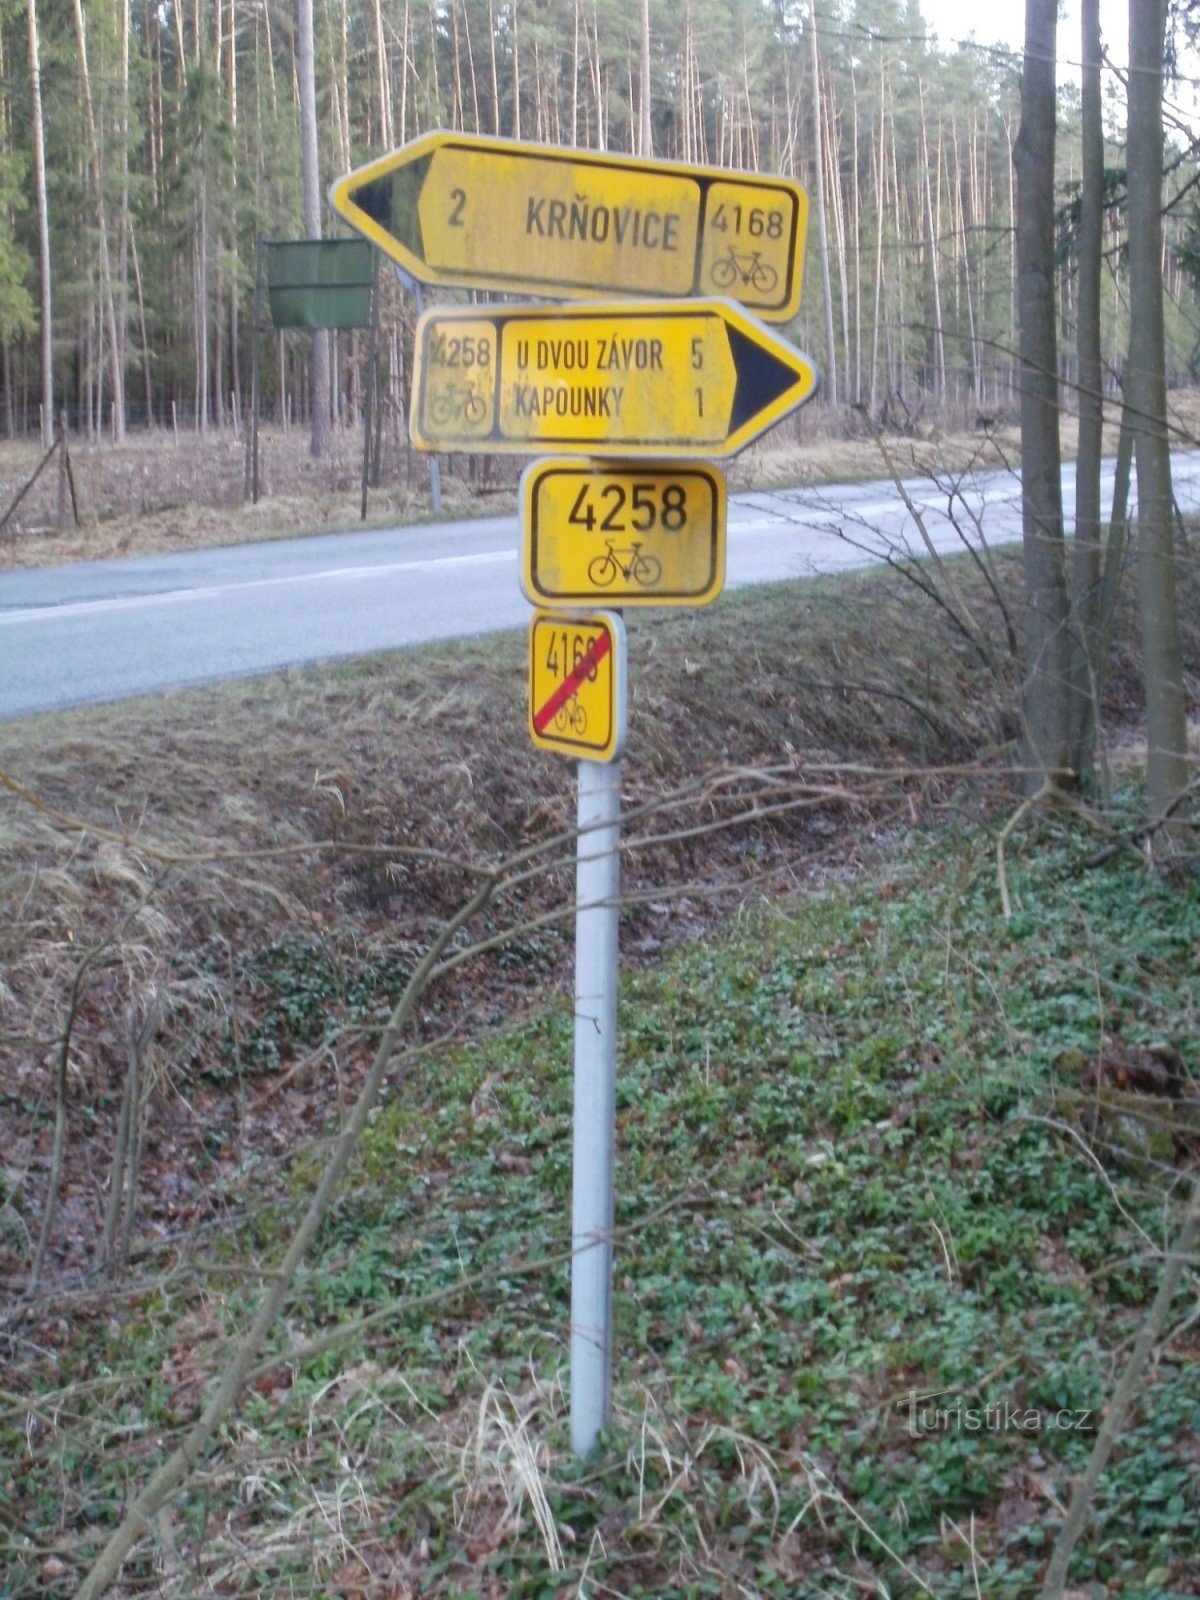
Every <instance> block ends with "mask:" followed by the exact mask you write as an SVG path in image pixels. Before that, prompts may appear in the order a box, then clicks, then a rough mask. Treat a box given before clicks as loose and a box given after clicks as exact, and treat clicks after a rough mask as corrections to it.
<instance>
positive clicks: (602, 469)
mask: <svg viewBox="0 0 1200 1600" xmlns="http://www.w3.org/2000/svg"><path fill="white" fill-rule="evenodd" d="M726 506H727V498H726V491H725V478H724V475H723V474H722V473H720V472H718V471H717V469H716V468H715V467H687V466H681V465H657V464H655V465H653V466H648V467H647V468H646V470H645V471H642V472H639V471H637V470H636V469H635V468H631V467H607V466H603V465H601V464H599V463H597V462H595V461H558V460H553V459H551V460H547V461H537V462H535V463H534V464H533V466H531V467H529V468H528V469H527V471H526V472H525V474H524V476H523V477H522V479H521V510H522V518H521V520H522V528H523V533H524V553H523V557H522V562H521V587H522V589H523V590H524V591H525V595H526V598H527V599H529V600H532V601H533V603H534V605H544V606H556V605H559V606H561V605H564V604H566V605H579V604H580V602H581V601H582V602H586V601H589V600H590V601H593V602H594V601H596V600H602V601H605V602H606V603H611V604H613V605H621V606H639V605H640V606H703V605H707V604H708V603H709V601H710V600H715V599H716V598H717V596H718V595H719V594H720V592H721V590H722V588H723V587H724V583H725V520H726Z"/></svg>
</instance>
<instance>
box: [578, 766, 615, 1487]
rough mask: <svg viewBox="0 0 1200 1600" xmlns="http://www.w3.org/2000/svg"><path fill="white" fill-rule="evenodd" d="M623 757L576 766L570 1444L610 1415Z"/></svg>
mask: <svg viewBox="0 0 1200 1600" xmlns="http://www.w3.org/2000/svg"><path fill="white" fill-rule="evenodd" d="M620 819H621V763H620V762H619V761H610V762H607V763H602V762H594V761H581V762H580V763H579V809H578V824H579V841H578V845H577V847H576V883H575V906H576V910H575V1109H574V1154H573V1169H572V1193H571V1250H572V1256H571V1447H572V1449H573V1450H574V1451H575V1452H576V1454H577V1455H587V1454H588V1452H589V1451H590V1450H591V1449H592V1448H593V1446H594V1445H595V1443H596V1438H597V1436H598V1434H599V1433H600V1430H601V1429H602V1428H603V1427H605V1426H606V1425H607V1423H608V1421H609V1417H610V1415H611V1412H612V1254H613V1252H612V1228H613V1167H614V1163H615V1156H616V1083H617V918H618V914H619V907H618V899H619V895H620V887H621V869H620V857H619V855H618V844H619V841H620Z"/></svg>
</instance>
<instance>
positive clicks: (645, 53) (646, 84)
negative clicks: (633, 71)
mask: <svg viewBox="0 0 1200 1600" xmlns="http://www.w3.org/2000/svg"><path fill="white" fill-rule="evenodd" d="M640 66H641V84H640V85H639V89H640V98H641V113H642V114H641V117H640V119H639V134H638V154H639V155H640V156H641V157H642V158H643V159H644V160H647V161H648V160H649V159H650V157H651V156H652V155H653V154H654V142H653V132H652V127H651V119H650V0H642V49H641V63H640Z"/></svg>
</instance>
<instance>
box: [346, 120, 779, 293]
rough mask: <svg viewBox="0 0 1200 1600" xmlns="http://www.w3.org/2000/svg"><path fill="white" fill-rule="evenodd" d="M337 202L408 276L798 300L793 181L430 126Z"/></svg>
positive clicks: (546, 289) (533, 288) (504, 287)
mask: <svg viewBox="0 0 1200 1600" xmlns="http://www.w3.org/2000/svg"><path fill="white" fill-rule="evenodd" d="M329 200H330V204H331V205H332V206H333V208H334V210H335V211H336V212H337V213H338V214H339V215H340V216H342V217H344V218H345V220H346V221H347V222H349V223H350V224H351V226H353V227H355V228H357V229H358V230H359V231H360V232H361V233H364V234H366V236H367V238H368V239H371V240H373V241H374V243H375V244H377V245H378V246H379V248H380V249H381V250H382V251H383V252H384V253H385V254H386V255H389V256H390V257H391V258H392V259H393V260H394V261H397V262H398V263H399V264H400V265H401V266H402V267H403V268H404V269H405V270H406V271H407V272H409V273H411V274H412V276H413V277H416V278H420V279H422V280H424V281H426V282H429V283H442V284H449V285H454V284H461V285H465V286H468V287H474V288H481V289H496V290H501V291H507V292H508V293H510V294H512V293H515V294H550V295H564V296H577V295H584V296H588V295H595V294H597V293H601V294H603V293H611V294H623V293H629V294H637V295H675V296H683V295H706V294H727V295H731V296H732V297H733V298H734V299H736V300H739V301H740V302H741V303H742V304H743V305H745V306H749V307H750V308H751V309H752V310H754V311H755V312H757V313H758V315H759V316H760V317H762V318H763V319H764V320H765V321H767V322H787V321H790V319H791V318H792V317H794V316H795V314H796V312H797V311H798V310H799V307H800V289H801V277H802V270H803V263H804V238H805V232H806V229H807V225H808V199H807V196H806V195H805V193H804V190H803V189H802V188H801V187H800V185H799V184H797V183H793V182H792V181H791V180H790V179H788V178H775V177H762V176H759V175H758V174H756V173H745V172H732V171H729V170H727V169H726V168H723V167H693V166H686V165H684V164H682V163H680V162H674V161H642V160H640V159H638V158H637V157H633V156H611V155H599V154H596V153H595V152H592V151H588V150H575V149H569V148H560V147H555V146H547V145H539V144H526V143H522V142H521V141H520V140H514V139H491V138H486V137H482V136H480V135H476V134H458V133H430V134H426V135H425V136H424V137H423V138H420V139H414V140H413V141H412V143H411V144H406V145H405V146H404V147H403V148H402V149H400V150H395V151H393V152H392V153H391V154H390V155H386V156H381V157H380V158H379V159H378V160H376V161H372V162H370V163H369V164H368V165H367V166H365V167H359V168H358V170H357V171H356V172H351V173H348V174H347V175H346V176H345V177H343V178H339V179H338V180H337V182H336V183H335V184H334V185H333V186H332V188H331V189H330V191H329Z"/></svg>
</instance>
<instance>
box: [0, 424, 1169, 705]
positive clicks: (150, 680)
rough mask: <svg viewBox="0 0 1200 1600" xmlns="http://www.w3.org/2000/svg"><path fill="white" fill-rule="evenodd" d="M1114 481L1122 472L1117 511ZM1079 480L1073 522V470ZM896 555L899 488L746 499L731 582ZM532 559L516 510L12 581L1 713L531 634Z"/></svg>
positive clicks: (935, 523) (1067, 481)
mask: <svg viewBox="0 0 1200 1600" xmlns="http://www.w3.org/2000/svg"><path fill="white" fill-rule="evenodd" d="M1111 478H1112V464H1111V463H1108V464H1107V467H1106V472H1105V485H1106V488H1105V494H1106V498H1107V495H1108V492H1109V490H1110V488H1111ZM1063 481H1064V495H1065V498H1066V501H1067V508H1068V515H1069V514H1070V506H1071V503H1072V500H1073V472H1072V470H1071V469H1070V468H1068V469H1067V470H1066V471H1064V474H1063ZM1175 486H1176V495H1177V497H1178V499H1179V502H1180V504H1181V505H1182V506H1183V507H1184V509H1185V510H1188V509H1193V508H1195V506H1196V504H1197V502H1198V501H1200V454H1198V453H1190V454H1187V455H1180V456H1178V457H1176V458H1175ZM907 488H908V490H909V493H910V495H911V498H912V500H913V502H914V504H915V505H916V506H917V507H918V508H919V509H920V511H921V513H922V517H923V520H924V521H925V524H926V528H927V530H928V532H929V535H930V536H931V538H932V539H933V540H934V542H935V543H936V544H937V545H938V546H939V548H941V549H944V550H951V549H955V548H961V540H962V535H961V534H960V533H959V531H958V530H957V529H956V528H955V526H954V524H953V523H952V522H951V521H950V520H949V518H948V516H947V509H948V502H949V498H950V489H951V484H950V481H949V480H945V481H943V482H941V483H938V484H934V483H933V482H931V481H930V480H929V479H915V480H913V481H912V482H911V483H910V484H908V485H907ZM1018 496H1019V488H1018V484H1017V481H1016V479H1015V478H1014V477H1013V476H1012V475H1011V474H1009V473H1001V472H995V473H988V474H984V475H981V476H978V477H976V478H974V479H973V480H972V481H971V482H970V484H966V483H964V484H963V485H962V495H961V497H960V498H959V499H958V500H957V501H956V506H955V510H956V518H957V521H958V523H959V525H960V527H962V528H963V529H965V530H967V531H968V533H969V534H970V536H972V537H974V536H976V535H975V532H974V529H973V524H974V520H975V519H978V527H979V528H981V529H982V531H983V534H984V535H985V536H986V537H987V539H988V540H989V542H990V543H993V544H1000V543H1002V542H1005V541H1007V540H1011V539H1014V538H1017V537H1019V534H1020V506H1019V499H1018ZM897 545H905V546H908V547H911V548H913V549H920V548H921V541H920V535H919V534H918V532H917V530H916V528H915V526H914V523H913V521H912V519H911V517H910V516H909V514H908V512H907V511H906V509H905V506H904V503H903V501H902V499H901V497H900V496H899V495H898V494H897V493H896V490H895V488H894V486H893V485H892V484H890V483H883V482H879V483H867V484H853V485H840V486H827V487H824V488H820V489H787V490H778V491H773V492H770V493H757V494H746V495H739V496H736V497H735V498H734V499H733V501H732V502H731V504H730V509H729V540H728V580H727V581H728V586H729V587H735V586H738V585H742V584H748V583H760V582H766V581H773V580H778V579H782V578H798V577H810V576H813V575H815V574H817V573H824V572H833V571H837V570H838V569H840V568H844V567H848V566H861V565H865V564H867V563H869V562H871V561H877V560H879V559H881V557H882V556H883V555H884V554H885V553H886V552H887V550H889V549H894V548H895V547H896V546H897ZM516 551H517V527H516V517H515V512H514V514H513V515H509V516H504V517H489V518H484V519H479V520H474V521H468V522H448V523H437V524H422V525H419V526H416V527H401V528H392V529H385V530H376V531H372V532H369V533H345V534H332V535H325V536H320V537H316V538H308V539H296V540H287V541H277V542H272V543H268V544H250V545H238V546H235V547H232V548H230V549H224V550H207V551H196V552H193V553H190V554H187V555H164V556H145V557H139V558H136V559H127V560H120V561H97V562H82V563H77V564H74V565H69V566H60V567H40V568H35V569H31V570H27V571H21V572H7V573H0V718H10V717H18V716H23V715H27V714H29V713H34V712H40V711H48V710H55V709H59V708H61V707H64V706H72V705H81V704H85V703H87V702H89V701H100V700H122V699H126V698H128V697H130V696H133V695H139V694H149V693H153V692H155V691H157V690H160V689H165V688H170V687H177V686H180V685H186V684H193V683H204V682H208V681H210V680H212V679H216V678H226V677H239V676H247V675H251V674H256V673H263V672H271V671H276V670H278V669H280V668H282V667H288V666H296V665H300V664H302V663H305V662H312V661H322V660H334V659H337V658H340V657H346V656H354V655H361V654H365V653H367V652H370V651H375V650H391V649H397V648H402V647H404V646H406V645H413V644H420V643H423V642H426V641H429V640H433V639H444V638H452V637H458V636H462V635H464V634H474V633H486V632H491V631H493V630H496V629H500V628H509V627H517V626H521V625H522V624H524V623H525V622H526V621H527V619H528V617H529V606H528V604H527V603H526V601H525V600H524V599H523V597H522V596H521V594H520V591H519V589H518V587H517V554H516ZM719 603H720V602H718V604H719Z"/></svg>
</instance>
